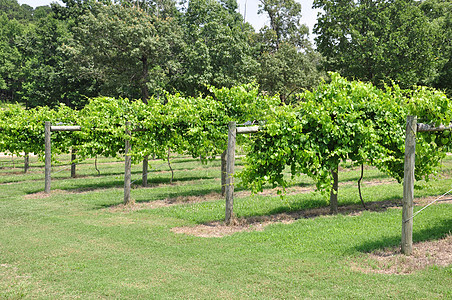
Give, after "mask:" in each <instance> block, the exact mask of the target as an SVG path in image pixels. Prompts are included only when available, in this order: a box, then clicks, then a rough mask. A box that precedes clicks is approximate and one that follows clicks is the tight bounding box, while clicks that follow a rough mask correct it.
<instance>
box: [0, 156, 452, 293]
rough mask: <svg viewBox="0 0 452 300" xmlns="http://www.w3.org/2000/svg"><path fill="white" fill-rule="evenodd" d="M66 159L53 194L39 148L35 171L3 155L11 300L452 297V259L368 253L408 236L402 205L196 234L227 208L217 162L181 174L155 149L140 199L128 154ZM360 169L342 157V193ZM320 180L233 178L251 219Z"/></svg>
mask: <svg viewBox="0 0 452 300" xmlns="http://www.w3.org/2000/svg"><path fill="white" fill-rule="evenodd" d="M67 159H68V157H67V156H62V157H61V160H62V164H60V165H56V166H54V167H53V170H52V172H53V173H52V176H53V181H52V190H53V192H52V193H51V195H50V196H46V195H44V194H43V193H42V191H43V190H44V170H43V164H42V163H40V162H37V161H36V158H32V164H31V169H30V170H29V172H28V173H27V174H23V173H22V172H21V169H20V167H21V160H20V159H19V158H15V160H14V168H13V165H12V162H11V159H10V158H8V157H2V158H1V159H0V167H1V169H0V226H1V227H0V298H1V299H21V298H25V299H99V298H100V299H334V298H338V299H382V298H395V299H452V266H451V265H449V266H446V267H440V266H435V265H433V266H429V267H426V268H421V269H419V270H416V271H414V272H410V273H403V274H393V273H388V274H385V273H384V272H381V271H384V270H382V269H381V268H382V267H381V265H378V264H377V263H375V262H374V261H373V260H372V258H371V257H370V256H369V253H371V252H375V251H381V250H383V249H385V248H387V247H397V246H398V245H399V244H400V235H401V209H399V208H397V207H395V208H394V207H393V208H388V209H384V208H383V207H382V209H380V210H378V211H375V210H374V211H362V212H359V213H356V212H355V213H350V214H347V213H345V214H340V215H337V216H330V215H320V216H318V217H310V218H300V219H297V220H295V221H294V222H291V223H287V222H286V223H274V224H271V225H269V226H266V227H265V228H264V229H263V230H261V231H253V230H250V231H242V232H237V233H234V234H232V235H227V236H224V237H221V238H214V237H210V238H206V237H198V236H193V235H188V234H178V233H174V232H173V231H172V229H173V228H176V227H184V226H185V227H195V226H197V225H200V224H205V223H209V222H212V221H221V220H222V219H223V218H224V200H223V199H221V197H220V195H219V192H220V162H219V160H214V161H211V162H208V163H207V164H202V163H200V162H199V160H196V159H192V158H189V157H174V158H173V160H172V167H173V168H174V169H175V173H174V182H173V184H172V185H171V184H170V183H169V181H170V178H171V172H169V168H168V166H167V164H166V162H165V161H162V160H155V161H151V166H152V167H153V169H152V170H151V172H150V174H149V175H148V180H149V187H146V188H142V187H140V184H141V172H140V169H141V166H140V165H136V166H134V167H133V170H132V180H134V183H133V185H134V189H133V190H132V193H131V195H132V198H133V199H135V201H136V202H137V205H136V206H135V207H125V208H124V207H122V206H121V203H122V202H123V180H124V174H123V172H124V164H123V163H122V162H121V161H119V160H115V159H105V158H101V159H99V160H98V163H97V165H98V169H99V171H100V174H98V172H97V171H96V169H95V168H94V160H88V161H84V162H82V163H81V164H79V165H78V166H77V178H70V170H69V169H67V165H65V164H64V163H65V162H66V163H67ZM444 164H445V166H444V168H443V169H442V170H441V173H442V174H443V177H442V178H441V179H440V180H434V181H430V182H428V183H426V182H419V183H418V184H417V188H416V190H415V196H416V197H428V196H434V195H441V194H444V193H445V192H447V191H448V190H450V188H451V186H452V179H450V177H451V176H450V173H451V172H452V159H451V158H449V157H448V158H447V159H446V160H445V161H444ZM238 169H240V161H239V162H238ZM364 175H365V176H364V180H365V182H364V184H363V197H364V200H365V201H366V202H375V201H377V202H382V203H383V202H384V203H387V202H388V201H392V202H394V203H401V197H402V185H401V184H398V183H396V182H395V181H393V180H391V179H390V178H387V177H385V176H384V175H383V174H382V173H380V172H379V171H377V170H375V169H373V168H370V167H369V168H366V171H365V174H364ZM359 177H360V170H359V168H353V169H352V168H348V167H347V166H344V170H342V172H340V174H339V179H340V182H341V185H340V188H339V205H342V206H350V205H353V204H359V203H360V200H359V197H358V191H357V185H356V182H357V180H358V179H359ZM311 190H314V185H313V182H312V181H311V180H310V179H309V178H308V177H307V176H300V177H298V178H297V179H296V180H295V181H294V183H293V187H291V188H290V189H289V193H288V195H287V196H286V197H285V198H283V199H281V198H280V197H278V196H275V195H274V194H276V193H273V192H272V193H270V192H267V193H265V194H264V195H250V194H249V193H247V192H246V191H244V190H243V189H242V188H240V187H237V189H236V191H237V192H238V196H237V197H236V198H235V202H234V212H235V214H236V216H237V217H239V218H244V219H246V218H250V217H256V216H267V215H268V216H271V215H275V214H277V213H282V212H287V213H290V212H295V211H300V210H307V209H312V208H322V207H325V206H327V205H328V196H327V195H323V194H321V193H319V192H314V191H311ZM297 191H298V192H297ZM163 200H165V201H163ZM184 201H186V203H184ZM153 203H160V204H161V205H152V204H153ZM419 209H420V207H416V208H415V210H419ZM212 226H213V225H212ZM250 226H251V227H252V226H254V225H250ZM250 229H252V228H250ZM451 232H452V204H450V203H448V202H443V203H441V202H438V203H437V204H434V205H432V206H431V207H429V208H427V209H426V210H425V211H423V212H422V213H420V214H419V215H418V216H416V217H415V219H414V240H415V241H416V242H420V241H429V240H438V239H441V238H444V237H446V236H448V235H450V234H451ZM415 247H416V246H415ZM449 251H450V252H452V249H449Z"/></svg>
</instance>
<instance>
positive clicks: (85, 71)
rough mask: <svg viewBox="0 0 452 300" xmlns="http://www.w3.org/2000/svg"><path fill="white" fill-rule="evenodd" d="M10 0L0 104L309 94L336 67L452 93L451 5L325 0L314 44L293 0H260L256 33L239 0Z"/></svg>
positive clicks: (352, 74) (3, 28) (319, 3)
mask: <svg viewBox="0 0 452 300" xmlns="http://www.w3.org/2000/svg"><path fill="white" fill-rule="evenodd" d="M62 2H64V5H59V4H57V3H54V4H52V5H51V6H40V7H36V8H33V7H31V6H29V5H26V4H22V5H20V4H18V3H17V0H0V101H1V102H18V103H23V104H24V105H25V106H26V107H36V106H45V105H47V106H51V107H53V106H56V105H58V104H59V103H63V104H66V105H67V106H70V107H72V108H82V107H83V106H84V105H85V104H86V103H87V102H88V99H89V98H92V97H96V96H100V95H103V96H111V97H126V98H129V99H142V100H143V101H144V102H147V101H148V99H149V98H150V97H156V98H159V99H162V102H165V97H166V96H165V95H167V93H180V94H182V95H185V96H199V95H201V94H203V95H206V94H209V87H210V86H213V87H217V88H220V87H232V86H235V85H239V84H243V83H249V82H257V83H258V84H259V88H260V91H261V92H262V93H265V94H270V95H279V98H280V100H281V102H284V103H291V102H292V103H293V102H297V101H300V99H299V97H298V96H297V93H299V92H301V91H303V90H312V89H314V88H315V87H316V86H318V84H319V83H320V82H321V81H322V80H328V78H327V71H336V72H339V73H340V74H341V75H342V76H344V77H346V78H347V79H359V80H363V81H369V82H371V83H373V84H374V85H376V86H378V87H383V86H384V85H385V84H391V83H393V82H395V83H397V84H398V85H399V86H401V87H402V88H411V87H413V86H415V85H426V86H430V87H434V88H438V89H441V90H444V91H445V92H446V93H447V94H448V95H449V96H450V95H451V89H452V86H451V85H452V68H451V66H452V62H451V57H452V26H451V22H452V4H451V2H450V1H448V0H425V1H413V0H391V1H387V0H372V1H369V0H361V1H340V0H315V1H314V5H313V6H314V8H316V9H321V14H320V15H319V16H318V18H317V24H316V25H315V26H314V28H313V32H314V33H315V34H316V37H315V44H312V42H311V40H310V39H309V37H308V33H309V31H308V29H307V26H306V25H304V24H303V16H302V15H301V5H300V4H299V3H298V2H296V1H294V0H289V1H282V0H260V1H259V13H260V14H262V15H263V16H265V17H267V18H268V20H269V22H268V25H265V26H264V27H262V28H261V29H260V30H259V31H258V32H256V31H255V30H254V28H253V27H252V25H251V24H249V23H247V22H245V21H244V18H243V16H242V15H241V14H240V12H239V9H238V4H237V1H236V0H190V1H187V0H182V1H176V0H143V1H136V0H135V1H132V0H123V1H110V0H97V1H96V0H63V1H62Z"/></svg>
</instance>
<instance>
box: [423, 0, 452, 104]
mask: <svg viewBox="0 0 452 300" xmlns="http://www.w3.org/2000/svg"><path fill="white" fill-rule="evenodd" d="M420 7H421V9H422V11H424V13H425V14H426V15H427V17H428V18H429V19H430V21H431V22H432V23H433V25H434V26H437V28H438V30H439V32H440V34H439V37H438V40H439V43H438V44H439V49H440V50H439V55H438V61H439V68H438V76H437V77H436V79H435V81H434V84H433V86H434V87H436V88H439V89H444V90H446V92H447V93H448V95H449V97H450V96H452V2H450V1H447V0H426V1H422V2H421V4H420Z"/></svg>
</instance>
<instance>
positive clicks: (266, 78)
mask: <svg viewBox="0 0 452 300" xmlns="http://www.w3.org/2000/svg"><path fill="white" fill-rule="evenodd" d="M259 13H260V14H267V15H268V17H269V19H270V27H268V26H264V27H263V28H262V29H261V30H260V33H259V35H258V42H259V44H260V47H261V53H260V56H259V62H260V68H259V72H258V75H257V77H258V82H259V84H260V85H261V88H262V89H263V90H264V91H267V92H269V93H271V94H272V95H273V94H279V96H280V99H281V102H282V103H288V102H290V101H292V99H293V98H294V97H293V95H294V94H295V93H297V92H300V91H301V90H303V89H310V88H313V87H315V86H316V85H317V84H318V83H319V82H320V80H321V78H322V73H321V72H320V71H319V66H320V62H321V60H322V58H321V56H320V55H319V54H318V52H316V51H314V50H313V49H312V45H311V43H310V42H309V40H308V38H307V36H308V28H307V27H306V25H304V24H301V18H302V16H301V5H300V3H298V2H295V1H294V0H290V1H282V0H260V4H259Z"/></svg>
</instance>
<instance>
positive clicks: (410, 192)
mask: <svg viewBox="0 0 452 300" xmlns="http://www.w3.org/2000/svg"><path fill="white" fill-rule="evenodd" d="M416 131H417V117H416V116H408V117H407V123H406V138H405V167H404V177H403V210H402V253H403V254H405V255H411V253H412V251H413V197H414V161H415V152H416Z"/></svg>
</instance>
